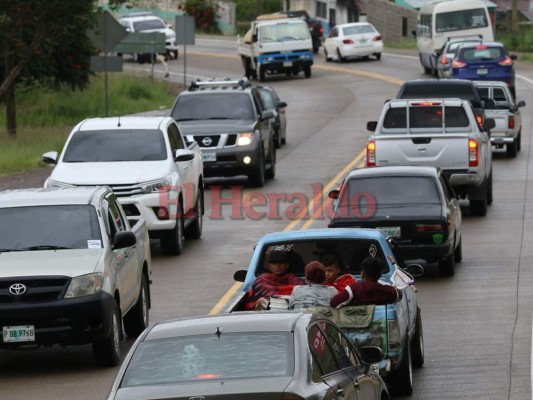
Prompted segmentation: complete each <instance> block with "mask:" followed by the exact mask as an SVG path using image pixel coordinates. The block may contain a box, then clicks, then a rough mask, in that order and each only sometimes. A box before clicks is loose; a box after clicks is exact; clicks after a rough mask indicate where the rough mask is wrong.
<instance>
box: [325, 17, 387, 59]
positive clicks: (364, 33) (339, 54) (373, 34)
mask: <svg viewBox="0 0 533 400" xmlns="http://www.w3.org/2000/svg"><path fill="white" fill-rule="evenodd" d="M382 51H383V41H382V40H381V34H380V33H379V32H378V31H377V29H376V28H374V26H373V25H372V24H369V23H368V22H353V23H349V24H340V25H337V26H335V27H334V28H333V29H331V31H330V32H329V36H328V37H327V38H326V40H325V41H324V54H325V56H326V61H331V60H337V61H338V62H343V61H346V60H347V59H348V58H354V57H364V58H367V57H368V56H374V57H376V60H380V59H381V53H382Z"/></svg>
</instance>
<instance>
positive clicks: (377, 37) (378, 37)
mask: <svg viewBox="0 0 533 400" xmlns="http://www.w3.org/2000/svg"><path fill="white" fill-rule="evenodd" d="M380 40H381V35H378V36H374V37H373V38H372V41H373V42H378V41H380Z"/></svg>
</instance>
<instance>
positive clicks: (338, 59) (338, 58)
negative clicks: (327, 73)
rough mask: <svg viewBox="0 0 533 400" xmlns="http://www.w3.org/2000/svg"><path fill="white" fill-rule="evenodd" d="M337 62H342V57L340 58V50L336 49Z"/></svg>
mask: <svg viewBox="0 0 533 400" xmlns="http://www.w3.org/2000/svg"><path fill="white" fill-rule="evenodd" d="M337 61H338V62H340V63H341V62H344V57H343V56H342V54H341V51H340V49H337Z"/></svg>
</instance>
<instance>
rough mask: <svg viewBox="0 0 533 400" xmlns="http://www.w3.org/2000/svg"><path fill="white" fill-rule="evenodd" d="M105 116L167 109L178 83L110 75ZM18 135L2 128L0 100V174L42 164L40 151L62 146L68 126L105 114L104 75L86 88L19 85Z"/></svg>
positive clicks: (3, 126)
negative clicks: (78, 89)
mask: <svg viewBox="0 0 533 400" xmlns="http://www.w3.org/2000/svg"><path fill="white" fill-rule="evenodd" d="M108 80H109V90H108V109H109V110H108V115H109V116H117V115H127V114H134V113H140V112H145V111H146V110H157V109H160V108H169V107H170V106H171V105H172V102H173V101H174V99H175V98H176V95H177V93H178V92H179V90H180V87H179V85H176V84H172V83H169V82H162V81H152V80H151V78H150V77H149V76H148V75H147V76H145V77H139V76H128V75H124V74H110V75H109V78H108ZM16 95H17V136H16V138H15V139H12V138H10V137H9V136H8V134H7V131H6V120H5V119H6V116H5V113H6V112H5V105H4V104H2V103H0V176H3V175H8V174H12V173H17V172H22V171H26V170H30V169H33V168H38V167H42V166H44V164H43V163H42V161H41V155H42V153H44V152H46V151H51V150H56V151H61V149H62V148H63V144H64V143H65V140H66V138H67V136H68V134H69V133H70V130H71V129H72V127H73V126H74V125H76V124H77V123H78V122H80V121H82V120H83V119H85V118H90V117H102V116H104V77H103V75H102V74H98V75H97V76H95V77H93V78H92V79H91V82H90V85H89V87H88V88H87V89H86V90H84V91H74V92H73V91H71V90H70V89H66V88H65V89H61V90H59V91H50V90H46V89H44V88H39V87H37V88H35V87H33V88H31V90H29V89H28V90H25V89H23V88H17V94H16Z"/></svg>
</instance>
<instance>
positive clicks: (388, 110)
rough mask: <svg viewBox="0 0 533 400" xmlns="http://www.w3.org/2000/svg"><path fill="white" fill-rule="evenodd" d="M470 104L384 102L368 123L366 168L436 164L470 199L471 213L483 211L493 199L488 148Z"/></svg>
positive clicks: (487, 126)
mask: <svg viewBox="0 0 533 400" xmlns="http://www.w3.org/2000/svg"><path fill="white" fill-rule="evenodd" d="M493 127H494V120H491V119H485V121H484V125H483V130H480V129H479V126H478V123H477V122H476V118H475V116H474V113H473V111H472V107H471V106H470V103H469V102H468V101H466V100H461V99H409V100H407V99H405V100H399V99H396V100H391V101H388V102H386V103H385V105H384V106H383V111H382V113H381V117H380V119H379V121H369V122H368V123H367V129H368V130H369V131H370V132H372V135H371V136H370V138H369V139H368V143H367V154H366V163H367V166H368V167H376V166H394V165H422V166H434V167H440V168H442V170H443V171H444V174H445V175H446V176H447V177H448V178H449V181H450V184H451V185H452V186H453V187H454V189H455V191H456V193H457V194H458V195H459V196H461V197H462V198H468V199H469V201H470V212H471V214H472V215H485V214H486V213H487V205H489V204H491V203H492V150H491V145H490V139H489V134H488V133H487V131H488V130H490V129H492V128H493Z"/></svg>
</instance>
